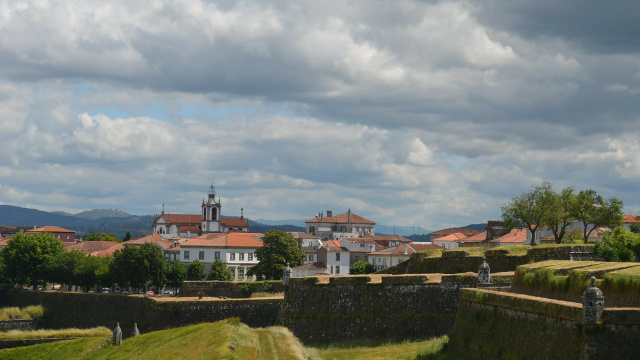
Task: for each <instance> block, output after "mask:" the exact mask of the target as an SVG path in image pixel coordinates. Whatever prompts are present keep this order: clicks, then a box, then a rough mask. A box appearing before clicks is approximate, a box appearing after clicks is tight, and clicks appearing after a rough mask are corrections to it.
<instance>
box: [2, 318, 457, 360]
mask: <svg viewBox="0 0 640 360" xmlns="http://www.w3.org/2000/svg"><path fill="white" fill-rule="evenodd" d="M124 335H125V336H128V335H129V334H124ZM446 342H447V339H446V337H445V338H440V339H434V340H429V341H422V342H408V343H403V344H393V345H384V346H378V347H374V346H369V347H366V346H359V347H347V346H342V347H339V348H326V349H314V348H305V347H304V346H302V344H300V342H299V341H298V340H297V339H296V338H295V337H294V336H293V335H292V334H291V332H290V331H289V330H287V329H286V328H284V327H270V328H250V327H248V326H247V325H245V324H242V323H241V322H240V321H239V320H238V319H227V320H224V321H219V322H216V323H203V324H198V325H192V326H185V327H180V328H175V329H169V330H162V331H156V332H150V333H148V334H142V335H140V336H137V337H135V338H128V339H125V340H124V341H123V342H122V345H120V346H118V347H116V346H113V345H111V336H101V337H92V338H83V339H75V340H67V341H59V342H55V343H48V344H40V345H32V346H25V347H19V348H14V349H5V350H0V359H42V358H43V354H46V358H47V359H141V360H144V359H153V360H157V359H190V360H196V359H243V360H244V359H249V360H251V359H256V360H257V359H280V360H288V359H310V360H313V359H367V360H372V359H421V358H424V357H425V356H427V357H428V356H430V354H435V353H437V352H439V351H440V350H441V349H442V347H443V345H444V344H446ZM232 343H234V344H235V349H231V347H230V345H231V344H232Z"/></svg>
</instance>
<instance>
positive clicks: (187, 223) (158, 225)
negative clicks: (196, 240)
mask: <svg viewBox="0 0 640 360" xmlns="http://www.w3.org/2000/svg"><path fill="white" fill-rule="evenodd" d="M201 207H202V212H201V214H198V215H193V214H168V213H165V212H164V205H162V213H161V214H160V215H158V216H156V218H155V219H154V220H153V233H154V234H160V235H162V237H169V238H170V237H176V236H187V237H192V236H199V235H203V234H209V233H226V232H231V231H243V232H248V231H249V223H248V222H247V220H246V219H245V218H244V214H243V212H244V209H241V210H240V211H241V215H240V218H222V217H221V209H222V205H221V203H220V199H219V198H218V199H216V191H215V187H214V186H213V184H211V187H210V188H209V194H208V198H207V201H206V202H205V200H204V199H202V206H201Z"/></svg>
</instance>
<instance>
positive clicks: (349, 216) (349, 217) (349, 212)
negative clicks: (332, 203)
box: [347, 208, 351, 222]
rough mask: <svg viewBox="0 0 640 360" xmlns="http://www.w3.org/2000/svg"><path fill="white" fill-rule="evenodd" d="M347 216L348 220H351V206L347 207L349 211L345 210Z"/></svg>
mask: <svg viewBox="0 0 640 360" xmlns="http://www.w3.org/2000/svg"><path fill="white" fill-rule="evenodd" d="M347 217H348V221H349V222H351V208H349V211H347Z"/></svg>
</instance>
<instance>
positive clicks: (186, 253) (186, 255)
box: [184, 251, 189, 260]
mask: <svg viewBox="0 0 640 360" xmlns="http://www.w3.org/2000/svg"><path fill="white" fill-rule="evenodd" d="M184 259H185V260H189V252H188V251H185V252H184Z"/></svg>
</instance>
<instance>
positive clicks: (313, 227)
mask: <svg viewBox="0 0 640 360" xmlns="http://www.w3.org/2000/svg"><path fill="white" fill-rule="evenodd" d="M309 234H311V235H315V234H316V227H315V226H309Z"/></svg>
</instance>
